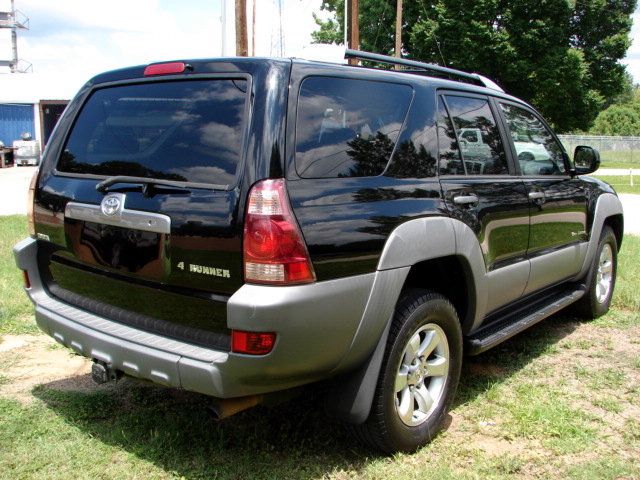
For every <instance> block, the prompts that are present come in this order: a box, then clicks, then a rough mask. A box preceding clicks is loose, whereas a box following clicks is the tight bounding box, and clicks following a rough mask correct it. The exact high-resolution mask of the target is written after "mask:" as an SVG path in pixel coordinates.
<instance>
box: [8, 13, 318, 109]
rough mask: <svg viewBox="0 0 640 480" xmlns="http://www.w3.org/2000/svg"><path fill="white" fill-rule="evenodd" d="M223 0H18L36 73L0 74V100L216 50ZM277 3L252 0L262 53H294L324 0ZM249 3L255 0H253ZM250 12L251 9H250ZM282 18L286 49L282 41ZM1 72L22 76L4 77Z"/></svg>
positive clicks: (54, 93) (21, 49)
mask: <svg viewBox="0 0 640 480" xmlns="http://www.w3.org/2000/svg"><path fill="white" fill-rule="evenodd" d="M221 2H222V0H182V1H179V0H109V1H108V2H104V1H96V0H15V5H16V9H18V10H20V11H21V12H24V14H25V15H27V16H28V17H29V27H30V28H29V30H19V31H18V56H19V58H21V59H24V60H25V61H28V62H29V63H31V64H32V66H33V74H29V75H2V74H0V101H2V100H3V99H6V97H7V96H8V95H9V94H10V92H8V91H7V89H8V88H11V89H13V90H14V91H13V92H12V93H13V94H14V96H15V95H17V96H18V97H25V96H28V93H26V92H25V93H24V94H23V93H22V91H26V90H29V89H31V90H38V91H39V92H41V95H45V97H43V98H64V97H66V98H69V97H71V96H73V94H74V93H75V92H76V91H77V90H78V89H79V88H80V87H81V86H82V85H83V84H84V83H85V82H86V81H87V80H88V79H89V78H91V77H92V76H93V75H95V74H97V73H100V72H104V71H106V70H112V69H115V68H121V67H126V66H131V65H140V64H147V63H150V62H154V61H164V60H171V59H189V58H211V57H219V56H220V55H221V53H222V50H221V48H222V27H221V25H222V24H221ZM281 2H282V13H283V15H282V22H280V16H279V9H278V0H256V20H257V22H256V23H257V25H258V27H257V28H256V54H257V55H259V56H280V53H283V56H295V55H299V54H300V51H301V49H302V48H303V47H304V46H305V45H308V44H309V43H310V42H311V32H312V31H313V30H314V27H315V22H314V20H313V16H312V12H313V11H318V10H319V9H320V3H321V0H281ZM247 3H248V4H249V5H251V4H252V2H251V0H248V1H247ZM227 4H228V5H229V7H228V9H227V12H228V18H229V22H228V23H227V24H228V26H229V29H228V31H227V38H228V41H227V45H228V47H230V48H233V47H234V45H233V39H234V24H233V12H234V4H235V2H234V1H233V0H227ZM8 10H10V2H9V0H0V11H8ZM251 11H252V9H251V8H249V14H251ZM281 23H282V26H283V31H282V36H283V40H284V42H283V43H284V49H283V50H284V51H283V52H281V49H280V48H279V43H280V42H279V40H280V28H279V27H280V24H281ZM10 38H11V37H10V32H9V30H8V29H5V30H0V59H3V60H4V59H6V60H9V59H10V57H11V42H10ZM231 52H233V50H230V51H228V53H231ZM24 65H26V64H25V63H21V66H24ZM0 70H2V69H0ZM4 71H5V72H8V69H4ZM3 77H4V78H3ZM6 77H21V78H20V79H15V78H14V79H12V80H13V81H11V82H8V79H7V78H6ZM28 77H31V78H28ZM7 84H9V87H7ZM2 90H4V91H2ZM14 100H18V98H16V99H14Z"/></svg>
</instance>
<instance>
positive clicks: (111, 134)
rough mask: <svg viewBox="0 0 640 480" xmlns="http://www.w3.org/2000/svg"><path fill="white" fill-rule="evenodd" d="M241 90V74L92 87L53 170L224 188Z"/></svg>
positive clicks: (238, 129)
mask: <svg viewBox="0 0 640 480" xmlns="http://www.w3.org/2000/svg"><path fill="white" fill-rule="evenodd" d="M246 91H247V81H246V80H243V79H216V80H215V81H212V80H190V81H183V82H164V83H158V82H154V83H145V84H139V85H126V86H119V87H115V88H114V87H112V88H104V89H101V90H97V91H96V92H94V93H93V94H92V95H91V97H90V98H89V100H88V101H87V103H86V104H85V105H84V107H83V109H82V111H81V113H80V115H79V116H78V118H77V120H76V122H75V126H74V128H73V130H72V132H71V135H70V136H69V139H68V140H67V143H66V146H65V148H64V151H63V153H62V155H61V157H60V161H59V162H58V166H57V170H58V171H59V172H66V173H75V174H91V175H100V176H114V175H128V176H135V177H145V178H157V179H165V180H174V181H182V182H191V183H201V184H209V185H215V186H223V187H225V188H228V187H229V186H230V185H232V184H233V183H234V181H235V178H236V171H237V168H238V163H239V159H240V156H241V144H242V133H243V125H244V118H245V110H246Z"/></svg>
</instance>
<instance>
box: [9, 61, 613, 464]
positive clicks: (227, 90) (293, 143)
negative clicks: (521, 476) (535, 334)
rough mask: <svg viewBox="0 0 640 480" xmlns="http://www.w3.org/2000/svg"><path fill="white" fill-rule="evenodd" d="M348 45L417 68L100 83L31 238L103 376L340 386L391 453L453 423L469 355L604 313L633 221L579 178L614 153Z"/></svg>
mask: <svg viewBox="0 0 640 480" xmlns="http://www.w3.org/2000/svg"><path fill="white" fill-rule="evenodd" d="M347 55H348V56H349V57H353V58H358V59H360V60H366V61H368V62H380V63H387V64H399V65H401V66H403V67H405V70H401V71H389V70H383V69H377V68H364V67H357V66H349V65H338V64H328V63H319V62H311V61H304V60H298V59H258V58H224V59H215V60H197V61H178V62H170V63H159V64H151V65H148V66H141V67H134V68H127V69H123V70H117V71H113V72H108V73H104V74H101V75H98V76H97V77H95V78H93V79H92V80H91V81H89V82H88V83H87V84H86V85H85V86H84V87H83V88H82V89H81V91H80V92H79V93H78V95H77V96H76V97H75V99H74V100H73V101H72V102H71V103H70V104H69V106H68V108H67V109H66V111H65V113H64V115H63V117H62V118H61V120H60V122H59V124H58V126H57V127H56V129H55V132H54V134H53V136H52V137H51V140H50V141H49V144H48V145H47V149H46V152H45V154H44V160H43V163H42V166H41V168H40V170H39V173H38V174H37V176H36V177H34V180H33V182H32V185H31V188H30V195H31V197H32V199H31V205H32V211H31V213H30V215H29V220H30V233H31V236H30V237H29V238H27V239H25V240H23V241H22V242H20V243H19V244H18V245H16V247H15V257H16V261H17V264H18V266H19V268H20V269H22V270H23V271H24V278H25V289H26V292H27V294H28V295H29V297H30V299H31V300H32V302H33V303H34V305H35V311H36V321H37V323H38V325H39V326H40V328H41V329H42V330H44V331H45V332H46V333H47V334H49V335H51V336H52V337H53V338H55V339H56V340H57V341H58V342H60V343H61V344H63V345H65V346H67V347H69V348H71V349H73V350H74V351H76V352H77V353H79V354H80V355H84V356H86V357H87V358H90V359H92V360H93V362H94V363H93V370H92V373H93V376H94V378H95V379H96V380H97V381H99V382H104V381H107V380H110V379H116V378H118V377H119V376H121V375H127V376H131V377H137V378H140V379H146V380H151V381H153V382H156V383H159V384H162V385H166V386H170V387H178V388H182V389H186V390H191V391H194V392H200V393H203V394H207V395H210V396H212V397H214V399H213V402H214V405H215V409H216V411H217V412H218V415H219V416H220V417H225V416H228V415H230V414H232V413H235V412H237V411H240V410H243V409H245V408H248V407H250V406H253V405H256V404H257V403H259V402H261V401H264V400H266V399H268V398H270V397H272V396H274V395H278V394H280V395H282V394H283V392H291V391H292V390H293V389H295V388H296V387H299V386H302V385H305V384H310V383H314V382H319V381H326V382H327V385H328V386H329V388H326V389H324V390H326V391H327V398H326V405H327V408H328V410H329V411H330V412H332V413H333V414H334V415H335V416H337V417H338V418H340V419H342V420H344V421H346V422H347V423H349V424H351V425H352V430H353V431H354V432H355V433H356V435H357V436H358V437H359V438H361V439H362V440H363V441H364V442H366V443H368V444H369V445H371V446H373V447H375V448H377V449H380V450H382V451H384V452H395V451H412V450H415V449H416V448H417V447H419V446H421V445H423V444H424V443H426V442H427V441H429V440H430V439H431V438H432V437H433V436H434V435H435V433H436V432H437V431H438V428H439V427H440V425H441V424H442V422H443V419H444V417H445V415H446V413H447V410H448V408H449V406H450V405H451V402H452V400H453V398H454V395H455V392H456V388H457V384H458V379H459V376H460V368H461V362H462V358H463V354H468V355H474V354H478V353H480V352H483V351H485V350H487V349H489V348H491V347H493V346H495V345H497V344H499V343H500V342H503V341H505V340H507V339H508V338H510V337H511V336H513V335H515V334H517V333H519V332H521V331H523V330H524V329H526V328H528V327H530V326H531V325H533V324H535V323H537V322H539V321H541V320H543V319H544V318H546V317H549V316H550V315H552V314H553V313H555V312H558V311H559V310H561V309H563V308H565V307H568V306H570V305H571V306H572V307H573V308H574V309H575V311H576V312H579V313H580V314H581V315H583V316H585V317H587V318H593V317H596V316H599V315H602V314H603V313H605V312H606V311H607V310H608V308H609V304H610V301H611V296H612V293H613V289H614V285H615V279H616V257H617V253H618V250H619V248H620V244H621V242H622V235H623V217H622V207H621V204H620V201H619V200H618V197H617V195H616V193H615V192H614V190H613V189H612V188H611V187H610V186H609V185H607V184H605V183H603V182H601V181H599V180H596V179H594V178H590V177H588V176H584V175H585V174H588V173H591V172H593V171H594V170H595V169H596V168H597V167H598V165H599V162H600V161H599V155H598V153H597V151H595V150H593V149H591V148H589V147H584V146H580V147H577V149H576V152H575V155H574V161H575V162H573V161H571V159H570V158H569V156H568V155H567V153H566V152H565V150H564V149H563V147H562V145H561V144H560V142H559V141H558V138H557V137H556V135H555V134H554V133H553V132H552V131H551V129H550V128H549V127H548V125H547V124H546V123H545V121H544V120H543V119H542V118H541V117H540V115H539V114H538V113H537V112H536V111H535V110H534V109H533V108H532V107H531V106H529V105H527V104H526V103H524V102H522V101H521V100H518V99H517V98H514V97H512V96H509V95H507V94H505V93H504V92H503V91H502V90H501V89H499V87H497V86H496V85H495V84H494V83H493V82H491V81H489V80H488V79H485V78H484V77H481V76H480V75H477V74H470V73H465V72H461V71H456V70H451V69H448V68H443V67H438V66H434V65H430V64H424V63H419V62H414V61H409V60H400V59H394V58H391V57H385V56H380V55H375V54H368V53H365V52H357V51H347ZM461 132H463V133H464V134H465V136H467V137H469V138H462V137H461ZM472 134H473V135H474V136H475V138H474V139H473V141H471V140H472V139H471V135H472ZM519 143H520V145H518V144H519ZM523 144H524V147H523ZM525 147H526V148H528V151H529V152H530V155H520V153H522V152H521V151H523V149H524V148H525Z"/></svg>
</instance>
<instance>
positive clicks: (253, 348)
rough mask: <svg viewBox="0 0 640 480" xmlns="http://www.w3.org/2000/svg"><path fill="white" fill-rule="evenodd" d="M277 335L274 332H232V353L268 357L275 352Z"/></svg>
mask: <svg viewBox="0 0 640 480" xmlns="http://www.w3.org/2000/svg"><path fill="white" fill-rule="evenodd" d="M275 343H276V334H275V333H272V332H268V333H265V332H244V331H242V330H233V331H232V332H231V351H232V352H234V353H244V354H247V355H266V354H267V353H269V352H271V350H273V346H274V345H275Z"/></svg>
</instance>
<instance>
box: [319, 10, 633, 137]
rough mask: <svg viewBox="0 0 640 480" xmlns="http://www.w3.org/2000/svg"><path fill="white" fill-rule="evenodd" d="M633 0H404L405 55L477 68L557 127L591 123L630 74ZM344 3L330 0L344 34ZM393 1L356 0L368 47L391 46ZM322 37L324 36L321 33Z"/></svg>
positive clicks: (339, 32) (338, 32)
mask: <svg viewBox="0 0 640 480" xmlns="http://www.w3.org/2000/svg"><path fill="white" fill-rule="evenodd" d="M635 5H636V0H575V3H574V2H569V1H568V0H546V1H545V2H531V1H530V0H476V1H475V2H460V1H459V0H430V1H427V0H415V1H411V2H405V7H404V14H403V32H402V43H403V52H404V53H405V55H406V56H407V57H408V58H412V59H416V60H422V61H427V62H434V63H438V64H445V65H446V66H449V67H453V68H459V69H462V70H469V71H476V72H480V73H483V74H484V75H487V76H489V77H491V78H493V79H495V80H496V81H497V82H498V83H499V84H500V85H502V86H503V87H504V88H505V90H506V91H507V92H509V93H512V94H514V95H516V96H518V97H521V98H523V99H524V100H526V101H529V102H530V103H532V104H533V105H535V106H536V107H537V108H538V109H539V110H540V111H541V112H542V114H543V115H544V116H545V117H546V118H547V119H548V120H549V121H550V122H551V123H552V124H553V125H554V127H555V128H556V129H558V130H559V131H571V130H577V129H583V130H585V129H588V128H589V126H590V125H591V124H592V122H593V120H594V119H595V117H596V115H597V114H598V112H599V111H600V110H601V109H602V107H604V106H608V105H610V104H612V103H614V102H615V101H616V100H617V99H618V98H619V96H620V95H621V94H622V93H623V92H624V91H625V90H626V91H627V92H628V87H629V79H628V75H627V74H626V71H625V67H624V66H622V65H620V64H618V60H620V59H621V58H623V57H624V55H625V53H626V50H627V48H628V47H629V32H630V29H631V14H632V13H633V11H634V9H635ZM343 8H344V0H324V1H323V3H322V9H324V10H326V11H329V12H333V14H334V15H335V20H330V22H331V21H332V22H333V23H332V26H331V27H330V26H329V25H328V23H327V22H323V21H321V20H320V19H317V22H318V24H319V25H320V26H321V30H322V28H323V27H324V28H325V33H324V35H325V37H327V38H328V36H327V35H326V29H332V31H334V32H335V35H334V36H333V37H332V38H333V39H334V40H333V41H338V42H339V41H341V40H340V39H341V38H342V24H343V20H344V18H343ZM394 22H395V0H367V1H366V2H361V4H360V25H361V26H362V27H361V31H360V34H361V43H362V46H363V49H365V50H370V51H373V52H378V53H384V54H390V53H392V52H393V50H394ZM315 38H316V40H317V41H321V38H320V37H319V36H318V35H316V36H315Z"/></svg>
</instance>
